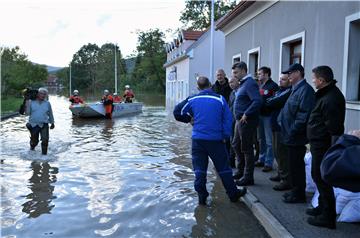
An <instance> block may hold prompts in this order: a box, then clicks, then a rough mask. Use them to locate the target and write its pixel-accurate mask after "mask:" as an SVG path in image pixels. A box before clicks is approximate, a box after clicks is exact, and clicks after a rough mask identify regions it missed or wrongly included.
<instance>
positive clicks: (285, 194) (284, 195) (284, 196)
mask: <svg viewBox="0 0 360 238" xmlns="http://www.w3.org/2000/svg"><path fill="white" fill-rule="evenodd" d="M291 195H292V192H291V191H290V192H286V193H284V194H283V195H282V196H283V198H286V197H289V196H291Z"/></svg>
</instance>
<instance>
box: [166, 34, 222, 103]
mask: <svg viewBox="0 0 360 238" xmlns="http://www.w3.org/2000/svg"><path fill="white" fill-rule="evenodd" d="M210 33H211V32H210V30H208V31H205V32H203V31H184V30H183V31H181V32H179V34H178V37H177V38H176V39H174V40H173V42H169V43H167V44H166V45H165V49H166V52H167V61H166V63H165V64H164V67H165V68H166V106H167V107H173V106H174V105H175V104H176V103H178V102H180V101H181V100H184V99H185V98H187V97H188V96H190V95H192V94H195V93H197V92H198V91H197V88H196V78H197V77H198V76H206V77H209V74H210ZM223 66H224V34H223V33H222V32H221V31H215V32H214V71H215V70H216V69H218V68H223ZM213 75H215V72H214V73H213ZM214 80H215V79H210V81H212V82H214Z"/></svg>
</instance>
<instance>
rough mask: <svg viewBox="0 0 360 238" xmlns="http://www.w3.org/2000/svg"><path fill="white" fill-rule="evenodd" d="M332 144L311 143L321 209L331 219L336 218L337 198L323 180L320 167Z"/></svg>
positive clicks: (314, 176) (312, 162)
mask: <svg viewBox="0 0 360 238" xmlns="http://www.w3.org/2000/svg"><path fill="white" fill-rule="evenodd" d="M330 146H331V142H330V141H329V142H328V143H321V144H315V143H310V151H311V155H312V160H311V176H312V178H313V180H314V182H315V184H316V187H317V188H318V190H319V194H320V195H319V207H320V209H321V211H322V215H323V216H326V217H328V218H329V219H335V218H336V207H335V196H334V190H333V188H332V187H331V186H330V185H328V184H327V183H326V182H325V181H324V180H323V179H322V178H321V173H320V165H321V162H322V160H323V158H324V155H325V153H326V151H327V150H328V149H329V148H330Z"/></svg>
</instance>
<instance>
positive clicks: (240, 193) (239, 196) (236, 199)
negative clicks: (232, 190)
mask: <svg viewBox="0 0 360 238" xmlns="http://www.w3.org/2000/svg"><path fill="white" fill-rule="evenodd" d="M246 192H247V189H246V187H243V188H241V189H239V190H238V192H237V194H236V196H235V197H233V198H230V201H231V202H237V201H239V199H240V198H241V197H242V196H244V195H245V194H246Z"/></svg>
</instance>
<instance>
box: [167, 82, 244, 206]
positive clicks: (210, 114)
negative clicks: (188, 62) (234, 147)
mask: <svg viewBox="0 0 360 238" xmlns="http://www.w3.org/2000/svg"><path fill="white" fill-rule="evenodd" d="M197 85H198V89H199V91H200V93H199V94H196V95H194V96H191V97H188V98H187V99H185V100H184V101H182V102H181V103H179V104H178V105H176V106H175V109H174V117H175V119H176V120H177V121H181V122H185V123H189V122H190V123H191V124H193V130H192V151H191V154H192V164H193V169H194V172H195V183H194V187H195V190H196V192H197V193H198V196H199V204H200V205H206V199H207V197H208V196H209V193H208V191H207V189H206V174H207V168H208V162H209V157H210V158H211V160H212V161H213V163H214V166H215V169H216V171H217V172H218V174H219V176H220V178H221V181H222V183H223V185H224V187H225V190H226V193H227V195H228V197H229V198H230V200H231V201H232V202H237V201H238V200H239V198H240V197H241V196H243V195H245V193H246V188H242V189H240V190H239V189H237V187H236V185H235V183H234V180H233V178H232V170H231V168H230V166H229V161H228V153H227V150H226V145H225V140H226V139H229V137H230V134H231V123H232V115H231V112H230V110H229V107H228V105H227V103H226V100H225V98H224V97H223V96H221V95H218V94H216V93H214V92H213V91H212V90H211V84H210V81H209V79H208V78H206V77H199V78H198V80H197Z"/></svg>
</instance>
